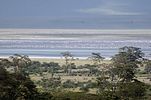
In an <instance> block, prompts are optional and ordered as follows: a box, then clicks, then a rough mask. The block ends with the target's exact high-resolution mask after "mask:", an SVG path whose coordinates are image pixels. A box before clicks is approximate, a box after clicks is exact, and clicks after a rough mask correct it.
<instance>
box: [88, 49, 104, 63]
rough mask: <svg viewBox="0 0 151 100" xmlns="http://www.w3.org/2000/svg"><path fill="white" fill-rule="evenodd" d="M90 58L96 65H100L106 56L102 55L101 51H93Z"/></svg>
mask: <svg viewBox="0 0 151 100" xmlns="http://www.w3.org/2000/svg"><path fill="white" fill-rule="evenodd" d="M89 59H90V60H92V61H93V63H94V65H96V66H99V65H100V63H101V61H103V59H104V57H102V56H101V54H100V53H94V52H93V53H92V55H91V56H90V57H89Z"/></svg>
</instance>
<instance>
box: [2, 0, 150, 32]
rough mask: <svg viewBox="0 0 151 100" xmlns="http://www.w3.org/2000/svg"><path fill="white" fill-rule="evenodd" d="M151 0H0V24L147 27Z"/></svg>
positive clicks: (14, 25)
mask: <svg viewBox="0 0 151 100" xmlns="http://www.w3.org/2000/svg"><path fill="white" fill-rule="evenodd" d="M150 5H151V0H0V28H98V29H104V28H111V29H114V28H124V29H125V28H126V29H129V28H132V29H134V28H135V29H139V28H141V29H146V28H148V29H150V28H151V6H150Z"/></svg>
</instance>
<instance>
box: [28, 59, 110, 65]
mask: <svg viewBox="0 0 151 100" xmlns="http://www.w3.org/2000/svg"><path fill="white" fill-rule="evenodd" d="M31 60H32V61H40V62H56V63H59V65H63V64H65V60H64V59H63V58H60V59H52V58H31ZM72 63H75V65H77V66H79V65H85V64H93V62H92V61H91V60H88V59H74V60H73V61H72ZM102 63H107V64H109V63H111V61H110V60H104V61H102Z"/></svg>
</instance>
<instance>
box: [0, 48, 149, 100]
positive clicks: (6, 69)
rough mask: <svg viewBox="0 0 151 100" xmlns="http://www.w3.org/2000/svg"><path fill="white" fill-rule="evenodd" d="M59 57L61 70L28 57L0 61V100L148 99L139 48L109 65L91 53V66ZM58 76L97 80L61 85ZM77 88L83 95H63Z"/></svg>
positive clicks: (145, 64) (121, 54)
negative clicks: (34, 78)
mask: <svg viewBox="0 0 151 100" xmlns="http://www.w3.org/2000/svg"><path fill="white" fill-rule="evenodd" d="M62 55H63V57H64V58H65V63H64V65H62V66H61V65H59V64H58V63H55V62H49V63H46V62H43V63H40V62H39V61H31V59H29V57H28V56H24V55H18V54H15V55H13V56H11V57H10V58H8V59H0V100H78V99H79V100H144V99H146V100H150V99H151V86H150V85H149V84H146V83H144V82H141V81H139V80H138V78H137V74H138V73H140V72H139V68H144V70H143V73H145V74H147V75H148V78H151V77H150V76H149V75H151V61H150V60H149V59H145V58H144V53H143V52H142V51H141V49H140V48H136V47H127V46H125V47H122V48H120V49H119V52H118V54H116V55H114V56H113V57H112V59H111V63H109V64H106V63H103V62H102V61H103V59H104V57H102V56H101V54H100V53H92V56H91V57H89V59H90V60H92V61H93V64H91V65H90V64H85V65H81V66H76V65H75V64H74V63H73V62H72V60H73V56H72V55H71V53H70V52H64V53H62ZM83 68H85V69H83ZM73 69H74V70H73ZM44 73H49V74H51V77H50V78H47V77H45V75H44ZM79 73H80V74H79ZM30 75H39V77H42V78H41V80H40V81H36V82H33V81H32V80H31V79H30ZM56 75H58V76H57V77H56ZM59 75H67V76H73V75H87V76H95V77H97V78H96V82H91V81H88V82H83V83H80V82H79V83H75V82H73V81H70V80H67V81H66V82H63V83H62V82H61V78H60V76H59ZM38 87H42V88H38ZM76 87H80V88H81V90H82V92H79V93H76V92H68V91H65V88H76ZM90 88H96V89H97V93H96V94H95V95H94V94H89V93H88V91H89V89H90Z"/></svg>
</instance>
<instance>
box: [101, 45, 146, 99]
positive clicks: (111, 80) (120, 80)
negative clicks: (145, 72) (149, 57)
mask: <svg viewBox="0 0 151 100" xmlns="http://www.w3.org/2000/svg"><path fill="white" fill-rule="evenodd" d="M143 55H144V54H143V53H142V51H141V49H140V48H136V47H127V46H125V47H122V48H120V49H119V52H118V54H116V55H115V56H113V58H112V64H110V65H109V66H108V70H107V72H108V76H106V77H104V78H101V79H99V83H101V86H102V92H101V94H102V96H103V97H107V96H109V97H107V98H111V99H113V100H114V98H116V100H117V98H119V99H120V100H121V99H122V100H129V99H130V98H131V99H134V98H135V99H136V98H137V99H138V98H141V97H143V96H144V95H145V91H146V86H145V84H144V83H142V82H140V81H138V80H137V79H136V78H135V73H136V69H137V68H138V67H139V66H140V65H141V62H142V61H143V60H144V59H143ZM139 64H140V65H139ZM133 85H135V86H133Z"/></svg>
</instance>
